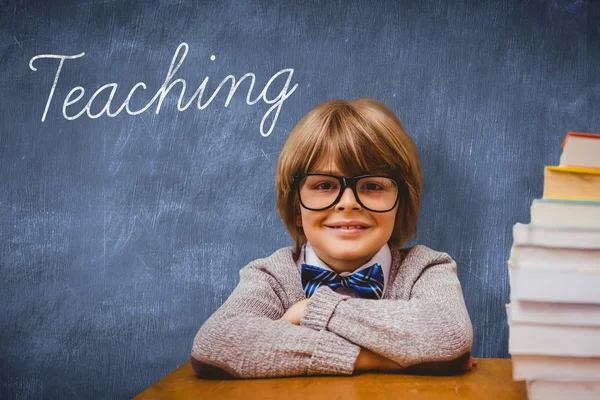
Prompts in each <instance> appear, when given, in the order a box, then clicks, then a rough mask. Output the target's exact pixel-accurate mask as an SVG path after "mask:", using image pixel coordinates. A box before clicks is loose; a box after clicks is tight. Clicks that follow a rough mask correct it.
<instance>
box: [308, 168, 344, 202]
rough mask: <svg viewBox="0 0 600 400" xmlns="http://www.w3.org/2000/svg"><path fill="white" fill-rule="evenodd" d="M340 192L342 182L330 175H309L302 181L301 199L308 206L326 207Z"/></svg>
mask: <svg viewBox="0 0 600 400" xmlns="http://www.w3.org/2000/svg"><path fill="white" fill-rule="evenodd" d="M339 192H340V182H338V180H337V179H335V178H332V177H330V176H323V175H309V176H306V177H304V179H302V180H301V181H300V199H302V203H304V205H305V206H306V207H308V208H326V207H329V206H330V205H332V204H333V202H334V201H335V199H336V197H337V196H338V193H339Z"/></svg>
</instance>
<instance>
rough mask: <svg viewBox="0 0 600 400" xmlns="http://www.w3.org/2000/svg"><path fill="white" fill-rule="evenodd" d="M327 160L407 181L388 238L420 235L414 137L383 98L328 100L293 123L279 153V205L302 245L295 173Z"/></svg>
mask: <svg viewBox="0 0 600 400" xmlns="http://www.w3.org/2000/svg"><path fill="white" fill-rule="evenodd" d="M322 160H328V161H333V162H335V163H336V164H337V166H338V167H339V168H340V169H341V171H342V172H343V173H344V174H345V176H357V175H362V174H374V173H378V174H379V173H381V174H386V175H388V176H390V177H392V178H395V179H396V180H397V181H398V182H399V183H401V184H402V182H404V186H405V188H404V190H403V191H400V193H401V196H402V197H400V200H399V202H398V211H397V213H396V220H395V222H394V230H393V232H392V235H391V237H390V239H389V240H388V244H389V245H390V246H391V245H399V246H402V245H404V244H405V243H406V242H407V241H408V240H410V239H411V238H412V237H413V235H416V233H417V225H418V217H419V211H420V206H421V193H422V186H423V173H422V171H421V166H420V163H419V156H418V153H417V148H416V146H415V144H414V142H413V140H412V139H411V138H410V136H408V134H407V133H406V131H405V130H404V127H403V126H402V123H401V122H400V120H399V119H398V117H396V115H395V114H394V113H393V112H392V111H391V110H390V109H389V108H388V107H387V106H386V105H385V104H383V103H382V102H380V101H377V100H375V99H372V98H368V97H364V98H359V99H356V100H352V101H345V100H329V101H326V102H324V103H321V104H319V105H318V106H316V107H315V108H313V109H312V110H311V111H310V112H309V113H308V114H306V115H305V116H304V117H303V118H302V119H301V120H300V121H299V122H298V123H297V124H296V126H294V128H293V129H292V131H291V132H290V135H289V137H288V138H287V140H286V142H285V144H284V145H283V149H282V150H281V153H280V154H279V158H278V159H277V171H276V176H275V190H276V193H277V208H278V210H279V215H280V216H281V219H282V220H283V223H284V225H285V228H286V229H287V231H288V233H289V234H290V236H291V237H292V239H293V240H294V242H295V243H296V249H297V250H299V248H300V246H302V245H303V244H304V243H306V236H305V235H304V232H303V230H302V229H300V228H298V227H297V226H296V218H297V216H299V215H300V202H299V201H298V196H297V195H296V193H295V191H293V187H292V177H293V176H294V175H299V174H305V173H308V172H309V171H311V170H312V169H313V168H314V167H315V166H316V165H317V164H318V163H320V162H321V161H322Z"/></svg>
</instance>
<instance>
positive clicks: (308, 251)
mask: <svg viewBox="0 0 600 400" xmlns="http://www.w3.org/2000/svg"><path fill="white" fill-rule="evenodd" d="M304 251H305V253H304V254H305V257H304V258H305V263H306V264H310V265H315V266H317V267H320V268H323V269H326V270H328V271H333V270H332V269H331V268H329V267H328V266H327V264H325V263H324V262H323V261H322V260H321V259H320V258H319V256H317V254H316V253H315V251H314V249H313V247H312V245H311V244H310V242H306V244H305V249H304ZM375 263H377V264H379V265H381V270H382V271H383V292H382V294H381V297H382V298H383V295H384V294H385V287H386V286H387V283H388V278H389V276H390V265H391V264H392V253H391V251H390V247H389V246H388V244H387V243H386V244H384V245H383V246H382V247H381V248H380V249H379V251H378V252H377V253H375V255H374V256H373V257H372V258H371V259H370V260H369V261H368V262H367V263H365V264H364V265H362V266H360V267H359V268H357V269H355V270H354V271H352V272H341V273H339V275H341V276H349V275H352V274H353V273H355V272H358V271H360V270H363V269H365V268H369V267H370V266H371V265H373V264H375ZM333 272H335V271H333ZM336 292H338V293H340V294H344V295H348V296H351V297H359V296H358V294H357V293H356V292H355V291H354V290H353V289H352V288H349V287H343V286H342V287H340V288H338V289H337V290H336Z"/></svg>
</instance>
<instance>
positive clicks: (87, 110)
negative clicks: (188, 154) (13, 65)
mask: <svg viewBox="0 0 600 400" xmlns="http://www.w3.org/2000/svg"><path fill="white" fill-rule="evenodd" d="M188 48H189V47H188V44H187V43H185V42H184V43H181V44H180V45H179V46H177V49H176V50H175V54H174V55H173V60H172V61H171V65H170V66H169V70H168V72H167V77H166V78H165V81H164V83H163V84H162V86H160V87H159V88H158V90H157V91H156V93H155V94H154V97H152V99H151V100H150V101H149V102H148V103H147V104H146V105H145V106H144V107H142V108H140V109H138V110H132V109H131V107H130V104H129V102H130V101H131V98H132V96H134V95H135V94H136V90H138V89H139V88H141V89H143V90H146V89H147V86H146V84H145V83H144V82H138V83H136V84H135V85H134V86H133V87H132V88H131V90H130V91H129V94H128V95H127V98H126V99H125V101H124V102H123V104H121V105H120V106H119V107H118V108H117V109H116V110H114V109H113V108H112V104H111V102H112V100H113V98H114V96H115V94H116V93H117V89H118V87H119V85H118V84H117V83H107V84H106V85H104V86H101V87H100V88H98V90H96V92H94V94H93V95H92V97H90V98H89V100H88V101H87V103H86V104H85V106H83V108H81V104H82V103H80V104H79V108H80V109H79V110H78V111H71V112H69V110H68V109H70V110H72V109H73V108H76V107H77V104H76V103H78V102H79V101H80V100H81V99H82V97H83V96H84V95H85V89H84V88H83V86H75V87H74V88H73V89H71V91H70V92H69V93H68V94H67V96H66V97H65V99H64V101H63V105H62V115H63V117H64V118H65V119H67V120H74V119H77V118H79V117H81V116H82V115H83V114H86V115H87V116H88V117H90V118H92V119H94V118H98V117H100V116H102V115H104V114H106V115H107V116H108V117H111V118H112V117H115V116H117V115H119V113H121V112H122V111H123V110H125V112H126V113H127V114H129V115H138V114H141V113H143V112H145V111H146V110H148V109H149V108H150V107H152V106H153V105H154V103H156V111H155V112H156V114H158V113H159V112H160V107H161V105H162V103H163V101H164V99H165V97H166V96H167V95H168V94H169V92H170V91H171V90H172V89H173V88H174V86H175V85H180V86H179V88H180V89H181V91H180V92H179V99H178V101H177V109H178V110H179V111H184V110H186V109H187V108H188V107H190V105H191V104H192V103H193V102H194V100H195V101H196V106H197V107H198V109H199V110H203V109H205V108H206V107H208V105H209V104H210V103H211V102H212V100H213V99H214V98H215V96H216V95H217V93H218V92H219V90H221V87H222V86H223V85H224V84H225V83H226V82H227V81H228V80H229V79H231V89H230V90H229V95H228V96H227V100H226V101H225V107H227V106H228V105H229V102H230V101H231V98H232V97H233V95H234V94H235V92H236V90H237V88H238V86H239V85H240V84H241V83H242V81H243V80H244V79H246V78H248V77H250V78H251V82H250V87H249V89H248V94H247V96H246V103H247V104H248V105H253V104H256V103H257V102H258V101H260V100H261V99H262V100H263V101H264V102H265V103H266V104H272V106H271V108H269V109H268V110H267V112H266V113H265V115H264V116H263V118H262V121H261V122H260V134H261V135H262V136H264V137H267V136H269V135H270V134H271V132H272V131H273V128H274V127H275V123H276V122H277V118H278V117H279V112H280V111H281V106H282V104H283V102H284V101H285V100H286V99H287V98H288V97H290V96H291V95H292V93H293V92H294V91H295V90H296V88H297V87H298V84H296V85H294V86H293V87H292V88H291V90H289V92H288V89H289V86H290V81H291V79H292V75H293V74H294V70H293V69H291V68H286V69H282V70H280V71H279V72H277V73H276V74H275V75H273V76H272V77H271V79H270V80H269V81H268V82H267V84H266V85H265V87H264V89H263V90H262V92H260V94H259V95H258V96H257V97H256V98H255V99H254V100H252V99H251V95H252V89H253V88H254V81H255V79H256V76H255V75H254V74H253V73H251V72H248V73H246V74H245V75H244V76H242V77H241V79H240V80H239V81H238V82H237V83H236V80H235V77H234V76H233V75H228V76H226V77H225V78H224V79H223V81H222V82H221V84H220V85H219V86H218V87H217V88H216V89H215V91H214V93H213V94H212V96H210V98H209V99H208V100H207V101H206V102H205V103H202V96H203V94H204V90H205V88H206V85H207V84H208V77H206V78H204V80H203V81H202V84H200V86H198V89H196V91H195V92H194V93H193V94H192V95H191V97H190V98H189V99H187V100H185V99H184V97H185V95H186V87H187V82H186V80H185V79H182V78H177V79H175V80H173V78H174V77H175V74H176V73H177V70H178V69H179V67H181V65H182V64H183V61H184V60H185V57H186V56H187V53H188ZM180 53H181V56H180ZM84 55H85V53H80V54H76V55H72V56H67V55H58V54H40V55H37V56H35V57H33V58H31V60H29V68H31V69H32V70H33V71H37V68H36V67H34V65H33V63H34V62H35V61H36V60H38V59H41V58H42V59H43V58H48V59H58V60H59V62H58V66H57V68H56V74H55V75H54V82H53V83H52V87H51V88H50V93H49V94H48V99H47V101H46V107H45V109H44V113H43V114H42V122H44V121H45V120H46V115H47V114H48V108H49V107H50V103H52V99H53V96H54V91H55V89H56V86H57V84H58V81H59V78H60V72H61V70H62V68H63V64H64V63H65V60H74V59H77V58H80V57H83V56H84ZM284 74H287V80H286V81H285V85H284V86H283V88H282V89H281V91H280V92H279V94H278V95H277V97H275V98H274V99H268V98H267V91H268V90H269V87H270V86H271V84H272V83H273V81H275V79H276V78H277V77H279V75H284ZM105 91H108V100H100V99H97V98H98V96H99V95H100V94H102V93H103V92H105ZM104 97H105V96H104ZM94 101H96V102H97V103H100V102H101V101H105V103H104V106H103V107H102V108H101V109H100V111H98V112H96V113H93V112H92V111H91V107H92V104H94ZM95 108H96V109H97V108H98V107H97V105H96V107H95ZM274 110H275V113H274V116H273V122H272V123H271V126H270V128H269V130H268V131H266V132H265V121H266V119H267V118H268V117H269V115H270V114H271V113H272V112H273V111H274Z"/></svg>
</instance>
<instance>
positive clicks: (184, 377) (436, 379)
mask: <svg viewBox="0 0 600 400" xmlns="http://www.w3.org/2000/svg"><path fill="white" fill-rule="evenodd" d="M478 361H479V364H478V365H477V366H476V367H475V368H474V369H473V370H471V371H470V372H467V373H464V374H462V375H456V376H417V375H402V374H388V373H370V372H369V373H366V372H365V373H356V374H355V375H353V376H305V377H294V378H274V379H242V380H204V379H199V378H197V377H196V375H195V374H194V371H193V370H192V366H191V365H190V363H189V361H188V362H187V363H185V364H183V365H182V366H180V367H179V368H177V369H176V370H175V371H173V372H172V373H171V374H169V375H167V376H166V377H165V378H163V379H161V380H160V381H158V382H157V383H155V384H154V385H152V386H151V387H149V388H148V389H146V390H145V391H143V392H142V393H140V394H139V395H138V396H136V397H135V399H244V400H246V399H261V400H267V399H273V400H279V399H286V400H294V399H302V400H305V399H311V400H317V399H340V400H341V399H344V400H351V399H368V400H375V399H400V398H401V399H403V400H404V399H419V400H421V399H435V400H439V399H499V400H514V399H519V400H521V399H527V394H526V390H525V382H515V381H513V380H512V364H511V360H510V359H503V358H479V359H478Z"/></svg>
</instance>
